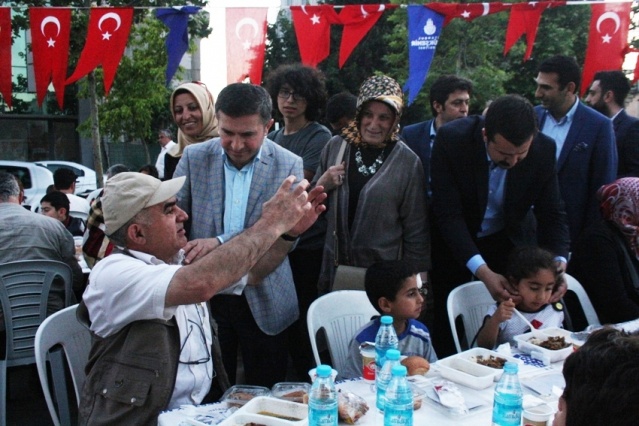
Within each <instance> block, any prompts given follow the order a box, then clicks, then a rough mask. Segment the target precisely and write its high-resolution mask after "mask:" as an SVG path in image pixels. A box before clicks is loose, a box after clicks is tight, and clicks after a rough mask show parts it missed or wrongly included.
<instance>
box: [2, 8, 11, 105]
mask: <svg viewBox="0 0 639 426" xmlns="http://www.w3.org/2000/svg"><path fill="white" fill-rule="evenodd" d="M0 95H2V98H3V99H4V101H5V102H6V103H7V105H8V106H9V108H11V8H9V7H0Z"/></svg>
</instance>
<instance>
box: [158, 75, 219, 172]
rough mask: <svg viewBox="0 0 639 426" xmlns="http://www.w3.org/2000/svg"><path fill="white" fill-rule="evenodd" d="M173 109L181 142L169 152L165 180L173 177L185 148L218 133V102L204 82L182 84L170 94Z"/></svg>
mask: <svg viewBox="0 0 639 426" xmlns="http://www.w3.org/2000/svg"><path fill="white" fill-rule="evenodd" d="M170 108H171V114H172V115H173V121H175V124H176V125H177V126H178V133H177V140H178V143H177V145H174V146H173V147H172V148H171V149H170V150H169V152H167V153H166V157H165V159H164V179H165V180H168V179H171V178H172V177H173V173H174V172H175V168H176V167H177V164H178V163H179V162H180V158H182V152H183V151H184V148H186V147H187V146H189V145H191V144H194V143H200V142H204V141H207V140H209V139H213V138H215V137H217V136H218V133H217V119H216V118H215V102H214V100H213V95H211V92H209V91H208V89H207V88H206V86H205V85H204V83H200V82H198V81H193V82H190V83H183V84H180V85H179V86H178V87H177V88H176V89H175V90H174V91H173V93H172V94H171V100H170Z"/></svg>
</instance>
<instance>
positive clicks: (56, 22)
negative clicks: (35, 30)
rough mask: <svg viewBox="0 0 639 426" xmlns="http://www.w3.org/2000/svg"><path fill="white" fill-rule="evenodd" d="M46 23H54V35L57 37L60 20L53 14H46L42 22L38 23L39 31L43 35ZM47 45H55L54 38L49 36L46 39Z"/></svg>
mask: <svg viewBox="0 0 639 426" xmlns="http://www.w3.org/2000/svg"><path fill="white" fill-rule="evenodd" d="M47 24H54V25H55V26H56V31H57V32H56V34H55V36H56V37H58V36H59V35H60V20H59V19H58V18H56V17H55V16H47V17H46V18H44V19H43V20H42V22H41V23H40V32H41V33H42V35H43V36H45V37H46V34H45V33H44V28H45V27H46V26H47ZM47 47H55V40H54V39H53V38H52V37H49V40H47Z"/></svg>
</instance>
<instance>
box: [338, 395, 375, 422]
mask: <svg viewBox="0 0 639 426" xmlns="http://www.w3.org/2000/svg"><path fill="white" fill-rule="evenodd" d="M367 411H368V404H367V403H366V401H365V400H364V398H362V397H361V396H359V395H355V394H354V393H352V392H342V391H339V392H338V394H337V412H338V414H339V418H340V419H341V420H343V421H344V422H345V423H346V424H349V425H352V424H355V422H356V421H358V420H359V419H360V417H362V416H363V415H364V414H366V412H367Z"/></svg>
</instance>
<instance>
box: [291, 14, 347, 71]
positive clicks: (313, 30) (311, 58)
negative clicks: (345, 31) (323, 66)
mask: <svg viewBox="0 0 639 426" xmlns="http://www.w3.org/2000/svg"><path fill="white" fill-rule="evenodd" d="M291 13H292V14H293V26H294V27H295V35H296V37H297V45H298V47H299V49H300V56H301V58H302V63H303V64H304V65H309V66H311V67H316V66H317V64H319V63H320V62H322V61H323V60H324V59H326V58H327V57H328V54H329V53H330V48H331V24H339V23H341V21H340V18H339V16H338V15H337V12H335V9H334V8H333V6H332V5H328V4H323V5H320V6H291Z"/></svg>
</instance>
